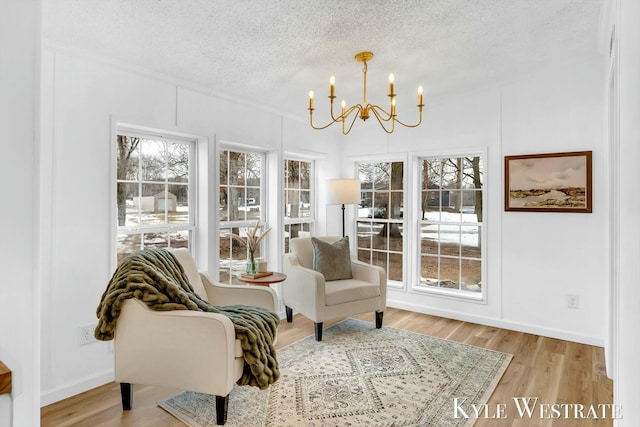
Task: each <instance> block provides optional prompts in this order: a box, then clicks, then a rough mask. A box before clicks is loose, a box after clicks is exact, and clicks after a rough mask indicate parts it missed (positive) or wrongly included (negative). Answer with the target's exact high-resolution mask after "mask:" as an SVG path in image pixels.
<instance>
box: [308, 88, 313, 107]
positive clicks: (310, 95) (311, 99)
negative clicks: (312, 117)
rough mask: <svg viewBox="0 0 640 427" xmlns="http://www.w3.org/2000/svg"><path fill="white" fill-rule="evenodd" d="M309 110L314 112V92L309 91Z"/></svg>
mask: <svg viewBox="0 0 640 427" xmlns="http://www.w3.org/2000/svg"><path fill="white" fill-rule="evenodd" d="M309 110H313V91H312V90H310V91H309Z"/></svg>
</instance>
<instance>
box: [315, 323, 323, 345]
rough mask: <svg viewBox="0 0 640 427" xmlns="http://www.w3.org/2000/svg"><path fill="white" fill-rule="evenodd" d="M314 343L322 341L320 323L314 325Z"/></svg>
mask: <svg viewBox="0 0 640 427" xmlns="http://www.w3.org/2000/svg"><path fill="white" fill-rule="evenodd" d="M316 341H322V322H318V323H316Z"/></svg>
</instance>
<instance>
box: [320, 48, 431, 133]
mask: <svg viewBox="0 0 640 427" xmlns="http://www.w3.org/2000/svg"><path fill="white" fill-rule="evenodd" d="M371 58H373V53H371V52H360V53H358V54H357V55H356V56H355V59H356V61H358V62H362V63H363V64H364V67H363V69H362V73H363V79H364V88H363V92H364V96H363V101H362V104H356V105H352V106H351V107H349V108H347V104H346V102H345V101H344V100H342V103H341V108H342V113H341V114H340V115H339V116H336V115H335V114H334V112H333V100H334V99H335V97H336V96H335V78H334V77H333V76H331V77H330V78H329V101H330V102H331V108H330V112H331V121H330V122H329V123H328V124H326V125H324V126H314V124H313V110H314V109H315V108H313V91H309V123H310V124H311V127H312V128H314V129H317V130H320V129H326V128H328V127H329V126H331V125H332V124H334V123H342V133H343V134H344V135H346V134H348V133H349V132H351V128H352V127H353V124H354V123H355V121H356V119H357V118H358V117H360V119H362V120H367V119H368V118H369V117H371V114H373V116H374V117H375V118H376V119H377V120H378V123H380V126H382V128H383V129H384V130H385V132H387V133H392V132H393V131H394V130H395V126H396V123H398V124H400V125H402V126H405V127H408V128H415V127H418V126H420V123H422V107H424V104H423V103H422V86H418V105H417V106H418V112H419V114H420V116H419V119H418V123H416V124H415V125H408V124H406V123H403V122H401V121H400V120H398V118H397V117H396V94H395V93H393V83H394V77H393V73H392V74H389V95H387V96H388V97H389V111H386V110H385V109H384V108H382V107H380V106H378V105H374V104H367V61H369V60H370V59H371ZM356 111H357V114H353V117H352V118H350V116H351V115H352V113H353V112H356ZM349 120H350V122H349ZM347 123H348V125H347Z"/></svg>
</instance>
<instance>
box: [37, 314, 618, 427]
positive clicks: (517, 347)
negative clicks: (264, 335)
mask: <svg viewBox="0 0 640 427" xmlns="http://www.w3.org/2000/svg"><path fill="white" fill-rule="evenodd" d="M354 317H356V318H359V319H362V320H366V321H369V322H374V315H373V313H366V314H363V315H360V316H354ZM339 320H341V319H338V320H336V321H339ZM332 323H335V322H326V324H325V327H327V326H329V325H330V324H332ZM384 325H385V326H391V327H395V328H399V329H405V330H408V331H413V332H418V333H422V334H429V335H432V336H435V337H439V338H445V339H449V340H452V341H457V342H461V343H466V344H470V345H475V346H478V347H484V348H488V349H491V350H497V351H502V352H505V353H510V354H512V355H513V359H512V361H511V364H510V365H509V368H508V369H507V371H506V372H505V374H504V375H503V377H502V380H501V381H500V383H499V384H498V386H497V388H496V390H495V392H494V393H493V395H492V396H491V399H490V400H489V404H490V405H492V406H490V407H493V408H494V409H493V410H492V412H493V413H495V405H496V404H507V407H506V414H507V416H508V417H509V418H507V419H503V420H491V419H483V418H480V419H479V420H478V422H476V424H475V425H476V427H493V426H514V427H517V426H527V427H529V426H552V427H557V426H571V427H574V426H585V427H596V426H612V425H613V423H612V421H611V419H606V420H594V419H590V420H564V419H555V420H550V419H540V417H539V416H536V417H534V418H532V419H529V418H524V419H521V418H520V417H519V416H518V413H517V410H516V407H515V405H514V403H513V398H514V397H534V398H535V397H537V398H539V402H542V403H550V404H560V403H579V404H583V405H585V406H587V407H588V406H589V405H598V404H610V403H612V399H613V397H612V395H613V393H612V389H613V384H612V381H610V380H609V379H607V377H606V374H605V367H604V352H603V349H602V348H600V347H593V346H589V345H584V344H577V343H572V342H568V341H562V340H558V339H552V338H544V337H540V336H537V335H531V334H525V333H521V332H514V331H509V330H504V329H499V328H493V327H490V326H482V325H477V324H473V323H466V322H460V321H457V320H451V319H444V318H441V317H435V316H429V315H425V314H419V313H413V312H409V311H403V310H397V309H391V308H387V311H385V313H384ZM312 333H313V323H311V322H310V321H309V320H307V319H306V318H304V317H302V316H299V315H296V316H295V317H294V321H293V323H291V324H288V323H287V322H286V321H285V320H283V322H282V323H281V325H280V327H279V330H278V347H279V348H280V347H284V346H286V345H288V344H291V343H293V342H295V341H297V340H299V339H301V338H304V337H306V336H308V335H310V334H312ZM133 390H134V401H133V409H132V410H131V411H127V412H123V411H122V409H121V406H120V386H119V385H118V384H116V383H110V384H106V385H103V386H101V387H98V388H95V389H93V390H89V391H87V392H85V393H82V394H79V395H76V396H73V397H71V398H69V399H66V400H63V401H61V402H57V403H54V404H52V405H49V406H46V407H44V408H42V411H41V414H42V418H41V420H42V426H56V427H58V426H87V427H89V426H90V427H97V426H131V427H134V426H135V427H141V426H150V427H151V426H154V427H157V426H168V427H169V426H176V427H183V426H184V425H183V424H182V423H181V422H179V421H178V420H176V419H175V418H174V417H172V416H171V415H169V414H168V413H166V412H165V411H164V410H162V409H160V408H159V407H157V406H156V401H158V400H162V399H166V398H168V397H170V396H172V395H174V394H176V393H178V392H180V390H175V389H168V388H160V387H151V386H142V385H134V387H133ZM229 411H233V401H230V402H229ZM452 411H453V404H452Z"/></svg>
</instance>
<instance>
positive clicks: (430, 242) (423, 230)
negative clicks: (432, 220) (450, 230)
mask: <svg viewBox="0 0 640 427" xmlns="http://www.w3.org/2000/svg"><path fill="white" fill-rule="evenodd" d="M439 230H440V226H438V225H434V224H429V225H426V224H423V225H422V226H421V227H420V237H421V243H420V244H421V253H423V254H430V255H438V248H439V241H440V238H439Z"/></svg>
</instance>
